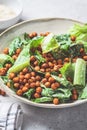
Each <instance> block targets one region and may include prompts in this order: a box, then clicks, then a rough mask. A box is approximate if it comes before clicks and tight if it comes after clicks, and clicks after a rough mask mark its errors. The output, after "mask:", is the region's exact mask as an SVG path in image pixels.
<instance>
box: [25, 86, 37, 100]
mask: <svg viewBox="0 0 87 130" xmlns="http://www.w3.org/2000/svg"><path fill="white" fill-rule="evenodd" d="M34 91H35V90H34V89H33V88H30V89H29V90H28V91H27V92H25V93H24V94H23V96H24V97H26V98H28V99H30V98H31V96H32V94H33V93H34Z"/></svg>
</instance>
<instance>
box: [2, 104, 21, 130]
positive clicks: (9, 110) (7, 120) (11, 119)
mask: <svg viewBox="0 0 87 130" xmlns="http://www.w3.org/2000/svg"><path fill="white" fill-rule="evenodd" d="M22 122H23V112H22V109H21V107H20V105H18V104H17V103H9V102H5V103H2V102H0V130H21V127H22Z"/></svg>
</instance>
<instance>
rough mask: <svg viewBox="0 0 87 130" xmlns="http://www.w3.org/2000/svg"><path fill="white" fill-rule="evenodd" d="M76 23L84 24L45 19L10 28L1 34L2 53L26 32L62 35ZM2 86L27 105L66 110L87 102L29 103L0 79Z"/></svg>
mask: <svg viewBox="0 0 87 130" xmlns="http://www.w3.org/2000/svg"><path fill="white" fill-rule="evenodd" d="M75 23H80V24H82V23H81V22H78V21H75V20H71V19H64V18H44V19H36V20H30V21H24V22H21V23H19V24H16V25H14V26H12V27H10V28H9V29H7V30H5V31H4V32H3V33H2V34H0V52H2V50H3V49H4V48H5V47H7V46H8V45H9V44H10V41H11V40H12V39H13V38H14V37H16V36H20V35H22V34H23V33H25V32H27V33H30V32H34V31H36V32H38V33H40V32H47V31H49V32H52V33H54V34H61V33H66V32H67V30H68V29H70V27H71V26H72V25H73V24H75ZM0 85H1V86H2V88H4V90H5V91H6V93H7V94H8V95H9V96H11V97H14V98H16V99H18V100H19V101H21V102H24V103H25V104H30V105H33V106H37V107H43V108H65V107H72V106H76V105H78V104H82V103H85V102H87V99H85V100H77V101H74V102H73V103H64V104H59V105H54V104H43V103H34V102H32V101H29V100H28V99H25V98H23V97H19V96H17V95H16V94H15V93H14V92H13V91H12V90H11V89H10V88H8V87H7V86H6V85H4V82H3V80H2V79H0Z"/></svg>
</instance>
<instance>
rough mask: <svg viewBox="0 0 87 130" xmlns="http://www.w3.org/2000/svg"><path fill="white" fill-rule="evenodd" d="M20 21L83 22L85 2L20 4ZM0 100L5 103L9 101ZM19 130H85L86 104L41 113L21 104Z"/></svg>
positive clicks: (53, 0)
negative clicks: (52, 19) (22, 117)
mask: <svg viewBox="0 0 87 130" xmlns="http://www.w3.org/2000/svg"><path fill="white" fill-rule="evenodd" d="M21 2H22V3H23V14H22V20H26V19H33V18H42V17H65V18H72V19H75V20H79V21H82V22H87V0H82V1H81V0H21ZM0 100H1V101H3V102H7V101H9V100H11V101H12V102H13V101H14V100H13V99H10V98H9V97H7V98H3V97H1V96H0ZM21 106H22V107H23V110H24V122H23V128H22V130H87V103H85V104H82V105H79V106H75V107H72V108H64V109H43V108H37V107H32V106H29V105H25V104H23V103H21Z"/></svg>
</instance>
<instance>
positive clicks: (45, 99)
mask: <svg viewBox="0 0 87 130" xmlns="http://www.w3.org/2000/svg"><path fill="white" fill-rule="evenodd" d="M31 101H33V102H36V103H43V102H52V101H53V98H52V97H41V98H36V99H32V100H31Z"/></svg>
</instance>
